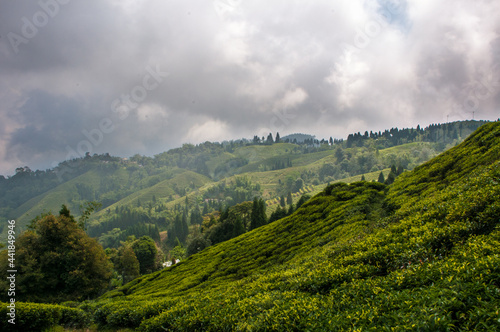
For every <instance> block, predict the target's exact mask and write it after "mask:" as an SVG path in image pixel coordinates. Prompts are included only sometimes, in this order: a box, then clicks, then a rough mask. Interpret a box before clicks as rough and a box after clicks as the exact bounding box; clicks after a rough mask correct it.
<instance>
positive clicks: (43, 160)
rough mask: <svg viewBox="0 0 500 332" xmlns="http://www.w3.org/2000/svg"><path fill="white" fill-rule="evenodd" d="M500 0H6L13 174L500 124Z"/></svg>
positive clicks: (1, 124)
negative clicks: (281, 142)
mask: <svg viewBox="0 0 500 332" xmlns="http://www.w3.org/2000/svg"><path fill="white" fill-rule="evenodd" d="M499 17H500V1H496V0H491V1H487V0H475V1H470V0H453V1H451V0H449V1H448V0H418V1H417V0H406V1H404V0H401V1H398V0H393V1H391V0H340V1H331V0H316V1H307V2H306V1H291V0H287V1H284V0H272V1H261V0H252V1H243V0H190V1H181V0H85V1H83V0H40V1H19V0H0V174H3V175H12V174H14V173H15V168H16V167H20V166H28V167H30V168H31V169H33V170H35V169H48V168H51V167H54V166H56V165H57V164H58V163H59V162H61V161H63V160H66V159H73V158H78V157H82V156H84V155H85V153H86V152H90V153H91V154H94V153H99V154H101V153H106V152H107V153H110V154H111V155H115V156H121V157H130V156H132V155H135V154H137V153H138V154H141V155H147V156H153V155H155V154H158V153H161V152H163V151H167V150H168V149H171V148H175V147H179V146H181V145H182V144H183V143H192V144H198V143H202V142H205V141H223V140H231V139H239V138H252V137H253V136H254V135H259V136H266V137H267V135H268V134H269V133H270V132H271V133H273V135H275V134H276V132H279V133H280V135H281V136H282V137H283V136H285V135H287V134H292V133H307V134H312V135H315V136H316V137H317V138H320V139H321V138H326V139H328V138H329V137H334V138H345V137H346V136H347V135H348V134H349V133H352V132H358V131H360V132H364V131H365V130H368V131H370V130H374V131H375V130H376V131H378V130H384V129H390V128H392V127H398V128H408V127H416V126H417V125H418V124H420V125H421V126H426V125H428V124H431V123H442V122H446V121H457V120H468V119H472V118H473V117H474V118H475V119H484V120H496V119H497V118H499V117H500V111H499V109H500V107H499V104H500V93H499V91H500V20H499V19H498V18H499Z"/></svg>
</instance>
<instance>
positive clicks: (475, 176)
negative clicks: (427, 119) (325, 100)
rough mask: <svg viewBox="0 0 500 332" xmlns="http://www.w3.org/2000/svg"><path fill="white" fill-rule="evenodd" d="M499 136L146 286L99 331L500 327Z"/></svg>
mask: <svg viewBox="0 0 500 332" xmlns="http://www.w3.org/2000/svg"><path fill="white" fill-rule="evenodd" d="M499 151H500V125H499V124H498V123H495V124H490V125H486V126H484V127H483V128H481V129H480V130H479V131H478V132H477V133H476V134H474V135H472V136H471V137H470V138H469V139H468V140H466V141H465V142H464V143H463V144H462V145H460V146H458V147H457V148H453V149H451V150H449V151H448V152H446V153H444V154H442V155H441V156H439V157H438V158H436V159H434V160H432V161H431V162H429V163H427V164H425V165H423V166H422V167H419V168H418V169H416V170H415V171H412V172H405V173H403V174H402V175H401V176H399V177H397V178H396V179H395V182H394V183H393V184H392V185H389V186H387V185H385V184H382V183H378V182H367V181H361V182H354V183H351V184H343V183H335V184H332V185H330V186H328V187H327V188H326V189H325V190H324V191H323V192H322V193H321V194H319V195H317V196H315V197H313V198H311V199H310V200H308V201H307V202H305V203H303V204H301V207H300V208H298V210H297V211H296V212H294V213H293V214H292V215H290V216H288V217H286V218H284V219H280V220H278V221H276V222H273V223H270V224H267V225H265V226H262V227H259V228H257V229H255V230H253V231H251V232H247V233H245V234H243V235H241V236H239V237H237V238H234V239H232V240H229V241H227V242H224V243H221V244H219V245H216V246H211V247H208V248H207V249H205V250H203V251H201V252H199V253H198V254H196V255H193V256H191V257H190V258H189V259H188V260H187V261H185V262H184V263H182V264H178V265H176V266H174V267H172V268H170V269H166V270H164V271H160V272H156V273H154V274H151V275H148V276H143V277H142V278H140V279H138V280H136V281H134V282H132V283H130V284H128V285H125V286H124V287H122V288H121V289H119V290H118V291H116V292H114V293H112V294H108V295H107V296H105V297H103V298H102V299H101V300H100V301H99V302H98V303H97V306H98V307H99V309H97V310H96V311H95V312H96V313H97V314H96V316H95V317H96V321H98V322H101V323H102V324H103V325H105V326H117V327H132V328H139V330H141V331H163V330H174V331H195V330H205V331H224V330H245V331H253V330H259V331H264V330H265V331H277V330H299V331H302V330H311V331H312V330H314V331H326V330H339V331H344V330H345V331H348V330H349V331H350V330H363V331H364V330H387V331H389V330H421V331H448V330H480V331H494V330H498V329H500V314H499V311H498V306H499V305H500V293H499V291H498V285H500V224H499V221H500V220H499V218H498V216H499V215H500V186H499V185H498V183H499V182H500V161H499V156H500V153H499Z"/></svg>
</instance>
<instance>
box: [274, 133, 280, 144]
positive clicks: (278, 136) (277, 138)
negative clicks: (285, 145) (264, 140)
mask: <svg viewBox="0 0 500 332" xmlns="http://www.w3.org/2000/svg"><path fill="white" fill-rule="evenodd" d="M279 142H280V133H276V140H275V143H279Z"/></svg>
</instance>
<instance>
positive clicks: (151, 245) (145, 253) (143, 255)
mask: <svg viewBox="0 0 500 332" xmlns="http://www.w3.org/2000/svg"><path fill="white" fill-rule="evenodd" d="M132 250H133V251H134V253H135V255H136V257H137V260H138V261H139V270H140V272H141V274H146V273H151V272H153V271H154V270H156V269H155V261H156V255H157V253H158V250H157V249H156V245H155V242H154V241H153V239H152V238H150V237H149V236H143V237H141V238H140V239H138V240H136V241H135V242H134V243H133V244H132Z"/></svg>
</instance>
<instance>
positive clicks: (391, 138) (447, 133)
mask: <svg viewBox="0 0 500 332" xmlns="http://www.w3.org/2000/svg"><path fill="white" fill-rule="evenodd" d="M485 123H486V121H461V122H452V123H443V124H431V125H430V126H428V127H426V128H425V129H422V128H421V127H420V125H418V126H417V128H415V129H414V128H404V129H398V128H391V129H389V130H385V131H383V132H381V131H378V132H373V131H370V132H369V133H368V131H365V132H364V134H361V133H360V132H358V133H354V134H350V135H349V136H348V137H347V141H346V147H347V148H351V147H355V146H357V147H362V146H364V145H365V144H366V142H368V141H370V139H371V140H374V141H377V143H378V144H377V146H378V148H388V147H391V146H396V145H401V144H404V143H411V142H432V143H443V144H448V143H452V142H453V141H454V140H457V139H459V138H461V137H465V136H468V135H469V134H470V133H472V132H473V131H475V130H476V129H477V128H479V127H480V126H481V125H483V124H485Z"/></svg>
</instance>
